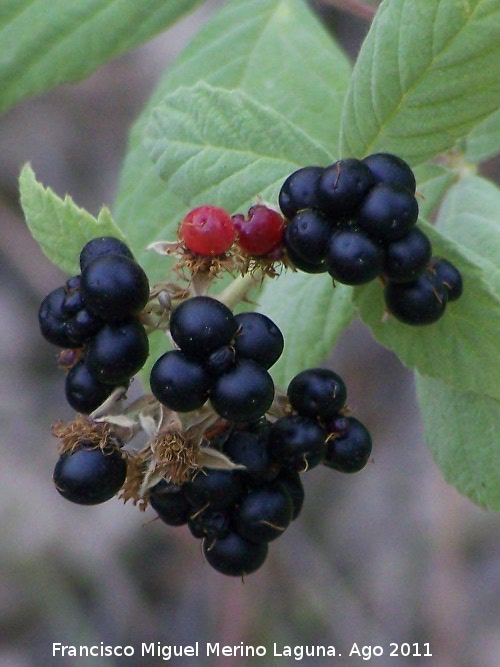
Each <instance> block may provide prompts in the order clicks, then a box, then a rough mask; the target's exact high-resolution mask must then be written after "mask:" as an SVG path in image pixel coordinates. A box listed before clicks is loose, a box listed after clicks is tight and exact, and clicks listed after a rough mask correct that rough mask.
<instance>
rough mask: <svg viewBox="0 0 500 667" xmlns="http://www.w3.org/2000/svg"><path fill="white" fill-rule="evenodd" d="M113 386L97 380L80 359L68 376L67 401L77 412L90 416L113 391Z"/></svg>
mask: <svg viewBox="0 0 500 667" xmlns="http://www.w3.org/2000/svg"><path fill="white" fill-rule="evenodd" d="M113 388H114V387H113V386H112V385H109V384H103V383H102V382H99V381H98V380H96V378H95V377H94V376H93V375H92V373H91V372H90V371H89V369H88V368H87V364H86V363H85V360H84V359H80V361H78V362H77V363H76V364H75V365H74V366H73V367H72V368H71V369H70V371H69V372H68V374H67V375H66V380H65V385H64V390H65V394H66V400H67V401H68V403H69V404H70V406H71V407H72V408H73V410H76V411H77V412H80V413H82V414H84V415H88V414H90V413H91V412H93V411H94V410H95V409H96V408H98V407H99V406H100V405H101V403H103V402H104V401H105V400H106V399H107V398H108V396H109V395H110V394H111V392H112V391H113Z"/></svg>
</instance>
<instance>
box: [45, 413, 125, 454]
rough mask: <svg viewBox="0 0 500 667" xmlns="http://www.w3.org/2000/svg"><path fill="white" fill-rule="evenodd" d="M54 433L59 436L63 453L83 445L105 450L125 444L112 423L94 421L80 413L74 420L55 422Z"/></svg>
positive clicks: (88, 447) (60, 448)
mask: <svg viewBox="0 0 500 667" xmlns="http://www.w3.org/2000/svg"><path fill="white" fill-rule="evenodd" d="M52 433H53V434H54V435H55V436H56V438H59V450H60V453H61V455H63V454H66V453H68V452H70V453H71V452H74V451H75V450H77V449H79V448H80V447H82V446H83V445H85V447H86V448H87V449H98V448H100V449H102V450H103V451H104V452H106V451H109V450H110V448H113V449H114V448H116V447H122V445H123V443H122V441H121V440H120V439H119V438H118V437H117V435H116V433H115V432H114V430H113V429H112V427H111V425H110V424H107V423H99V422H94V421H92V420H91V419H89V418H88V417H85V416H84V415H80V414H78V415H77V416H76V418H75V419H74V421H72V422H63V421H58V422H56V423H55V424H53V425H52Z"/></svg>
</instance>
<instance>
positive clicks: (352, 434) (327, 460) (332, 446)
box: [323, 417, 372, 473]
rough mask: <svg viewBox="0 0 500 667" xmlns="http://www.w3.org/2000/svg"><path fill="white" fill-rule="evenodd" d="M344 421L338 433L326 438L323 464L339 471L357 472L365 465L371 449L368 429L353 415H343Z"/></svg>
mask: <svg viewBox="0 0 500 667" xmlns="http://www.w3.org/2000/svg"><path fill="white" fill-rule="evenodd" d="M342 419H343V421H345V422H346V424H345V425H343V428H342V431H341V432H340V433H339V434H338V435H333V437H330V438H328V440H327V449H326V454H325V457H324V459H323V464H324V465H325V466H327V467H328V468H334V469H335V470H339V471H340V472H346V473H353V472H358V471H360V470H361V469H362V468H364V467H365V465H366V463H367V462H368V459H369V458H370V454H371V451H372V439H371V436H370V433H369V431H368V429H367V428H366V427H365V426H364V425H363V424H362V423H361V422H360V421H359V420H358V419H356V418H355V417H343V418H342Z"/></svg>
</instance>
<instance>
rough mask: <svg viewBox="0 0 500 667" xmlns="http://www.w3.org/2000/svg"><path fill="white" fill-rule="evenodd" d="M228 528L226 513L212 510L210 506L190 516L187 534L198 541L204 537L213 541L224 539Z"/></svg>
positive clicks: (227, 515) (228, 522)
mask: <svg viewBox="0 0 500 667" xmlns="http://www.w3.org/2000/svg"><path fill="white" fill-rule="evenodd" d="M229 527H230V521H229V514H228V512H227V511H224V510H214V509H213V508H212V507H210V506H209V507H205V508H204V509H201V510H199V511H198V512H195V513H194V514H192V515H191V516H190V518H189V521H188V528H189V532H190V533H191V535H193V536H194V537H196V538H198V539H202V538H204V537H206V538H208V539H209V540H213V539H220V538H222V537H226V535H227V534H228V533H229Z"/></svg>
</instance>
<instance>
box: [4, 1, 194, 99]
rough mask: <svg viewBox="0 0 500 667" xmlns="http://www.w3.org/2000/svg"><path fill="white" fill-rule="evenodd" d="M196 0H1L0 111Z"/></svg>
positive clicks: (130, 44) (90, 66)
mask: <svg viewBox="0 0 500 667" xmlns="http://www.w3.org/2000/svg"><path fill="white" fill-rule="evenodd" d="M200 2H201V0H168V2H165V0H149V1H148V2H147V3H143V2H130V0H71V2H67V0H3V1H2V6H1V8H0V44H1V45H2V47H1V49H2V58H1V59H0V111H2V110H5V109H7V108H8V107H10V106H12V105H13V104H15V103H17V102H19V101H20V100H22V99H23V98H25V97H28V96H29V95H35V94H38V93H41V92H43V91H45V90H48V89H49V88H52V87H54V86H56V85H58V84H61V83H64V82H73V81H78V80H80V79H83V78H84V77H86V76H88V75H89V74H90V73H91V72H93V71H94V70H95V69H97V68H98V67H99V66H101V65H103V64H104V63H105V62H107V61H108V60H111V59H112V58H116V57H117V56H119V55H121V54H123V53H126V52H127V51H130V50H131V49H133V48H135V47H136V46H139V44H141V43H143V42H144V41H146V40H148V39H150V38H151V37H153V36H154V35H156V34H158V33H159V32H161V31H162V30H165V29H166V28H168V27H169V26H170V25H172V24H173V23H175V21H177V20H178V19H179V18H181V16H183V15H185V14H186V13H187V12H189V11H190V10H192V9H193V8H194V7H195V6H196V5H197V4H199V3H200Z"/></svg>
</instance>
